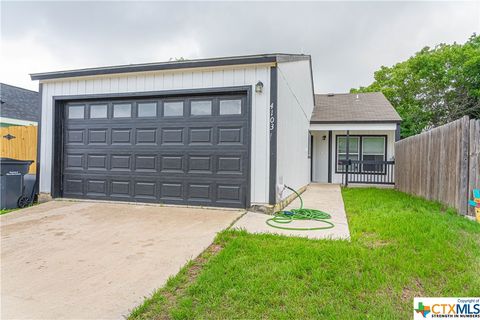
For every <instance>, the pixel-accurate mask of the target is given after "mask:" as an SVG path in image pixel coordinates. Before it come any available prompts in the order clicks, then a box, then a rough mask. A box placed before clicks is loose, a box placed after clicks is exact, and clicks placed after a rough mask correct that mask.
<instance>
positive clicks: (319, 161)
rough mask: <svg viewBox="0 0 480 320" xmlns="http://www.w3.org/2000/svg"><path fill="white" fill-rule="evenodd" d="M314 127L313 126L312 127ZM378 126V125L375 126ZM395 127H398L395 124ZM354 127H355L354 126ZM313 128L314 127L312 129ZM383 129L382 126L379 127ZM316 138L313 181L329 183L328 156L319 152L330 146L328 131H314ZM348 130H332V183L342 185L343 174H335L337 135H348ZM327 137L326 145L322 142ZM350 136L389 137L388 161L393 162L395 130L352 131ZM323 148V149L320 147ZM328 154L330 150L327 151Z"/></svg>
mask: <svg viewBox="0 0 480 320" xmlns="http://www.w3.org/2000/svg"><path fill="white" fill-rule="evenodd" d="M312 126H313V125H312ZM373 126H376V125H373ZM385 126H392V124H385ZM393 126H396V125H395V124H393ZM352 127H354V126H352ZM311 128H312V127H311ZM332 128H333V127H332ZM378 128H381V125H378ZM312 134H313V136H314V148H317V150H315V149H314V151H313V156H314V158H313V167H314V169H313V181H314V182H327V181H328V180H325V177H326V176H327V177H328V156H327V157H326V158H325V157H323V156H320V153H321V152H322V151H320V150H319V146H323V147H324V145H325V144H326V145H327V146H328V131H319V130H315V131H312ZM346 134H347V131H346V130H332V159H331V160H332V161H331V164H332V183H342V174H339V173H335V166H336V162H335V161H336V155H335V153H336V150H337V146H336V141H337V138H336V137H337V135H346ZM323 135H326V136H327V138H326V140H327V141H326V143H325V141H322V136H323ZM350 135H386V136H387V160H392V159H394V157H395V130H350ZM320 148H321V147H320ZM327 152H328V150H327Z"/></svg>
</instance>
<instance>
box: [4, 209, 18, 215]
mask: <svg viewBox="0 0 480 320" xmlns="http://www.w3.org/2000/svg"><path fill="white" fill-rule="evenodd" d="M15 210H17V209H1V210H0V216H1V215H2V214H5V213H9V212H12V211H15Z"/></svg>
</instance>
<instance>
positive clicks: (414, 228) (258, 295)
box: [130, 188, 480, 319]
mask: <svg viewBox="0 0 480 320" xmlns="http://www.w3.org/2000/svg"><path fill="white" fill-rule="evenodd" d="M343 196H344V201H345V206H346V210H347V215H348V220H349V223H350V231H351V235H352V240H351V242H348V241H329V240H307V239H300V238H287V237H281V236H273V235H250V234H247V233H245V232H233V231H226V232H223V233H221V234H220V235H219V236H218V237H217V239H216V241H215V244H214V246H213V247H211V248H210V250H207V252H206V253H204V254H203V255H202V256H200V257H199V258H197V259H196V260H195V261H192V262H191V263H189V264H188V265H187V266H186V267H185V268H184V269H182V271H181V272H180V273H179V274H178V275H177V276H176V277H174V278H172V279H170V280H169V282H168V283H167V285H166V286H165V287H164V288H162V289H160V290H158V291H157V292H156V293H155V294H154V295H153V296H152V297H151V298H150V299H148V300H146V301H145V303H144V304H143V305H141V306H139V307H138V308H137V309H135V310H134V311H133V312H132V314H131V316H130V318H131V319H168V318H173V319H206V318H208V319H232V318H236V319H239V318H241V319H267V318H272V319H314V318H324V319H365V318H372V319H410V318H411V317H412V312H413V297H414V296H479V295H480V224H478V223H476V222H472V221H468V220H467V219H465V218H462V217H459V216H457V215H456V214H455V212H453V211H452V210H446V209H445V208H443V207H442V206H441V205H440V204H437V203H433V202H428V201H425V200H422V199H419V198H415V197H412V196H408V195H406V194H403V193H400V192H397V191H394V190H385V189H375V188H369V189H360V188H359V189H344V190H343ZM222 248H223V249H222ZM220 249H221V250H220ZM217 251H218V252H217Z"/></svg>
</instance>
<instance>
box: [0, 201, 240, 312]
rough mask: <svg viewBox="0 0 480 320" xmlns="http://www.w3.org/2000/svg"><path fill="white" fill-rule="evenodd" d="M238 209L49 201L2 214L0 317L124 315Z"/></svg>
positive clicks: (206, 243)
mask: <svg viewBox="0 0 480 320" xmlns="http://www.w3.org/2000/svg"><path fill="white" fill-rule="evenodd" d="M241 213H242V212H241V211H229V210H206V209H200V208H199V209H194V208H179V207H156V206H146V205H140V204H138V205H128V204H120V203H117V204H109V203H93V202H73V201H72V202H66V201H52V202H48V203H45V204H41V205H38V206H34V207H31V208H28V209H23V210H18V211H15V212H11V213H8V214H5V215H2V216H1V217H0V222H1V261H2V263H1V315H0V319H122V318H123V316H126V315H128V314H129V311H130V310H131V309H132V308H134V307H136V306H137V305H138V304H140V303H141V302H142V301H143V297H144V296H149V295H150V294H151V293H152V291H153V290H154V289H156V288H158V287H161V286H163V285H164V284H165V282H166V280H167V279H168V278H169V277H170V276H173V275H175V274H176V273H177V272H178V271H179V270H180V268H181V267H182V266H183V265H185V263H186V262H187V261H188V260H190V259H193V258H195V257H196V256H197V255H199V254H200V253H201V252H202V251H203V250H204V249H205V248H207V247H208V246H209V245H210V244H211V243H212V240H213V239H214V237H215V235H216V234H217V232H219V231H221V230H223V229H225V228H227V227H228V226H229V225H230V224H231V223H232V222H233V221H234V220H235V219H236V218H238V217H239V216H240V215H241Z"/></svg>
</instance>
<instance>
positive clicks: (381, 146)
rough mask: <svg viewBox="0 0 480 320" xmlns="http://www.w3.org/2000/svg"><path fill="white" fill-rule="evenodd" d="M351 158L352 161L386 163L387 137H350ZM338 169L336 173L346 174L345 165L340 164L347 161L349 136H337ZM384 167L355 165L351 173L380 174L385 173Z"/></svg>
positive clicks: (378, 165) (372, 164)
mask: <svg viewBox="0 0 480 320" xmlns="http://www.w3.org/2000/svg"><path fill="white" fill-rule="evenodd" d="M349 139H350V143H349V158H350V160H362V161H385V160H386V137H385V136H359V135H354V136H350V137H349ZM336 146H337V150H336V158H337V167H336V172H337V173H342V172H345V165H341V164H339V162H340V161H341V160H345V159H347V136H337V143H336ZM383 168H384V165H382V164H375V163H364V164H363V166H362V167H360V165H358V164H353V165H352V166H351V167H349V172H364V173H378V172H383Z"/></svg>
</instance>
